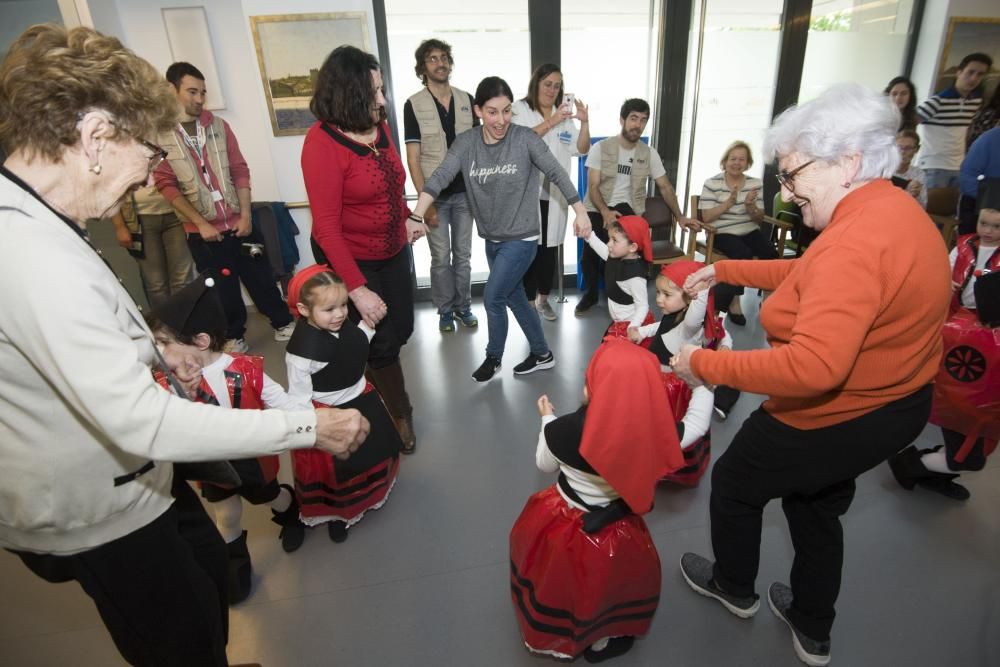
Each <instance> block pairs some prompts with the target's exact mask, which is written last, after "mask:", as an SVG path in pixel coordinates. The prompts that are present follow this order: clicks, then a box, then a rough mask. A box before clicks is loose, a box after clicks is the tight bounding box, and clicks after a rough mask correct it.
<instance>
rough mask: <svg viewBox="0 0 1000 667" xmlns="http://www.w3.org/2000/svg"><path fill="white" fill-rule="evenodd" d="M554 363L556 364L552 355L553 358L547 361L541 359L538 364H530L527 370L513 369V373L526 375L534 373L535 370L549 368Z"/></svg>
mask: <svg viewBox="0 0 1000 667" xmlns="http://www.w3.org/2000/svg"><path fill="white" fill-rule="evenodd" d="M555 365H556V359H555V357H553V358H551V359H549V360H548V361H543V362H542V363H540V364H537V365H535V366H532V367H531V368H529V369H528V370H525V371H519V370H515V371H514V375H528V374H530V373H534V372H535V371H544V370H547V369H549V368H552V367H553V366H555Z"/></svg>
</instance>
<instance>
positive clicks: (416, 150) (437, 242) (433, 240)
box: [403, 39, 479, 332]
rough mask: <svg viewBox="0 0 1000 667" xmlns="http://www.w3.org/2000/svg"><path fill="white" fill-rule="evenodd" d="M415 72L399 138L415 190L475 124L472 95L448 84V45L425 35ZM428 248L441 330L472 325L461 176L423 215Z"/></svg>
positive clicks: (468, 221)
mask: <svg viewBox="0 0 1000 667" xmlns="http://www.w3.org/2000/svg"><path fill="white" fill-rule="evenodd" d="M414 56H415V57H416V61H417V63H416V66H415V67H414V68H413V69H414V71H415V72H416V73H417V77H419V78H420V80H421V81H423V82H424V88H423V90H421V91H420V92H418V93H415V94H414V95H412V96H411V97H410V98H409V99H408V100H406V104H405V105H404V106H403V138H404V140H405V141H406V165H407V167H408V168H409V170H410V179H411V180H412V181H413V186H414V187H415V188H416V189H417V192H420V191H421V190H423V188H424V181H425V180H426V179H428V178H430V176H431V174H433V173H434V170H435V169H437V167H438V165H440V164H441V161H442V160H444V156H445V153H447V152H448V147H449V146H451V144H452V142H453V141H455V135H456V134H460V133H461V132H464V131H465V130H468V129H470V128H472V127H474V126H476V125H479V119H478V118H476V117H475V115H474V114H473V113H472V100H471V98H470V97H469V94H468V93H467V92H465V91H464V90H459V89H458V88H455V87H453V86H452V85H451V83H449V81H448V79H449V77H450V76H451V68H452V64H453V61H452V59H451V45H450V44H448V43H447V42H442V41H441V40H439V39H426V40H424V41H423V42H421V43H420V46H418V47H417V51H416V53H415V54H414ZM424 221H425V222H426V223H427V226H428V228H429V231H428V233H427V244H428V245H429V246H430V249H431V299H432V300H433V301H434V307H435V308H437V311H438V316H439V319H440V322H439V327H438V328H439V329H440V330H441V331H442V332H448V331H454V330H455V319H456V318H458V321H459V322H461V323H462V325H463V326H467V327H474V326H477V325H478V324H479V320H478V319H477V318H476V316H475V315H473V313H472V309H471V307H470V306H471V304H472V277H471V275H472V274H471V271H472V269H471V267H470V263H469V260H470V257H471V254H472V213H471V212H470V210H469V203H468V201H467V200H466V198H465V183H464V182H463V181H462V177H461V176H457V177H455V180H454V181H452V182H451V184H450V185H448V187H446V188H445V189H444V190H443V191H442V192H441V194H440V195H439V196H438V198H437V200H436V201H435V203H434V206H432V207H431V208H429V209H428V210H427V213H426V214H425V216H424Z"/></svg>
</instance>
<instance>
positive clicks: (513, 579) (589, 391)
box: [510, 339, 684, 662]
mask: <svg viewBox="0 0 1000 667" xmlns="http://www.w3.org/2000/svg"><path fill="white" fill-rule="evenodd" d="M583 397H584V402H583V405H582V406H581V407H580V408H579V409H578V410H577V411H576V412H573V413H571V414H568V415H564V416H562V417H559V418H556V417H555V414H554V412H555V411H554V408H553V406H552V403H551V402H549V399H548V397H547V396H542V397H540V398H539V399H538V412H539V414H540V415H541V416H542V429H541V432H540V433H539V436H538V447H537V450H536V452H535V462H536V464H537V465H538V468H539V469H540V470H543V471H545V472H556V471H557V470H558V471H559V479H558V482H557V483H556V484H555V485H554V486H551V487H549V488H548V489H546V490H544V491H540V492H539V493H536V494H535V495H533V496H532V497H531V498H530V499H529V500H528V503H527V504H526V505H525V507H524V510H523V511H522V512H521V515H520V516H519V517H518V519H517V521H516V522H515V524H514V527H513V528H512V529H511V532H510V567H511V573H510V584H511V597H512V599H513V602H514V611H515V613H516V614H517V620H518V624H519V625H520V629H521V636H522V637H523V639H524V643H525V645H526V646H527V647H528V649H529V650H531V651H532V652H535V653H542V654H545V655H550V656H553V657H557V658H564V659H572V658H576V657H577V656H579V655H580V654H581V653H582V654H583V655H584V657H585V658H586V659H587V661H588V662H600V661H602V660H606V659H608V658H613V657H615V656H618V655H621V654H623V653H625V652H626V651H628V650H629V649H630V648H631V647H632V642H633V640H634V638H635V637H637V636H642V635H645V634H646V633H647V632H648V631H649V626H650V623H651V621H652V618H653V614H654V613H655V612H656V608H657V605H658V604H659V599H660V559H659V556H658V555H657V552H656V546H655V545H654V544H653V540H652V539H651V537H650V535H649V531H648V530H647V528H646V524H645V522H644V521H643V520H642V518H641V517H640V515H641V514H645V513H646V512H648V511H649V510H650V509H652V505H653V492H654V488H655V486H656V483H657V481H658V480H659V479H660V478H662V477H663V476H664V475H666V474H667V473H669V472H670V471H672V470H676V469H677V468H679V467H681V466H682V465H683V464H684V459H683V456H682V455H681V450H680V446H679V445H678V442H677V433H676V430H675V428H674V421H673V416H672V415H671V413H670V410H669V409H664V405H665V404H666V403H667V396H666V391H665V389H664V388H663V382H662V380H661V379H660V368H659V364H658V363H657V361H656V358H655V357H654V356H653V355H652V354H650V353H649V352H647V351H646V350H643V349H642V348H640V347H637V346H635V345H632V344H631V343H628V342H627V341H621V340H615V339H609V340H608V341H607V342H606V343H605V344H603V345H601V346H599V347H598V348H597V351H596V352H595V353H594V356H593V358H592V359H591V360H590V365H589V366H588V367H587V375H586V385H585V387H584V391H583Z"/></svg>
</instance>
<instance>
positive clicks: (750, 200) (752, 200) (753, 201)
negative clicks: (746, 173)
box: [743, 188, 757, 207]
mask: <svg viewBox="0 0 1000 667" xmlns="http://www.w3.org/2000/svg"><path fill="white" fill-rule="evenodd" d="M743 203H744V204H746V205H747V206H750V207H756V206H757V188H754V189H753V190H751V191H750V192H748V193H747V196H746V197H745V198H744V199H743Z"/></svg>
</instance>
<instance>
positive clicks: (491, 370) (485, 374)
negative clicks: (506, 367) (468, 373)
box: [472, 355, 500, 382]
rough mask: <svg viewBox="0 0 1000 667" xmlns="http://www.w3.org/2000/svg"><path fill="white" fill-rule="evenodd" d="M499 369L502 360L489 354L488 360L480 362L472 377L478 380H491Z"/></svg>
mask: <svg viewBox="0 0 1000 667" xmlns="http://www.w3.org/2000/svg"><path fill="white" fill-rule="evenodd" d="M498 370H500V360H499V359H497V358H496V357H491V356H489V355H487V356H486V361H484V362H483V363H482V364H480V366H479V368H477V369H476V372H475V373H473V374H472V379H473V380H475V381H476V382H489V381H490V380H492V379H493V376H494V375H496V374H497V371H498Z"/></svg>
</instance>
